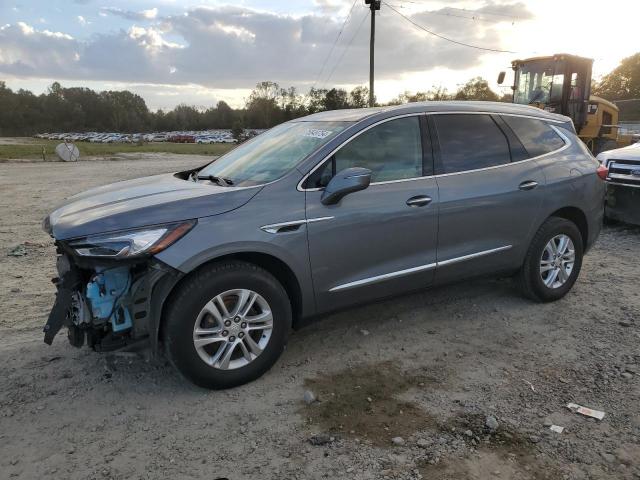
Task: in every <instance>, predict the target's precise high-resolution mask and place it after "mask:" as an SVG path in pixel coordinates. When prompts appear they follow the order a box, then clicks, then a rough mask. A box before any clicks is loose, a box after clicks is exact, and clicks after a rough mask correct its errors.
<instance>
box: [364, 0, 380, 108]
mask: <svg viewBox="0 0 640 480" xmlns="http://www.w3.org/2000/svg"><path fill="white" fill-rule="evenodd" d="M364 3H365V4H367V5H369V10H371V37H370V39H369V106H370V107H373V104H374V102H375V100H374V99H375V95H374V93H373V80H374V79H373V74H374V61H375V54H374V52H375V44H376V10H380V4H381V3H382V1H381V0H364Z"/></svg>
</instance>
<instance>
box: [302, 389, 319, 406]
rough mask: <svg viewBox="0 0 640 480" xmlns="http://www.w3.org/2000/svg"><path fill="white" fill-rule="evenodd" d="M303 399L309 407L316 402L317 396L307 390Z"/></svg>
mask: <svg viewBox="0 0 640 480" xmlns="http://www.w3.org/2000/svg"><path fill="white" fill-rule="evenodd" d="M302 398H303V400H304V403H306V404H307V405H311V404H312V403H313V402H315V401H316V396H315V395H314V394H313V392H312V391H311V390H305V391H304V395H303V397H302Z"/></svg>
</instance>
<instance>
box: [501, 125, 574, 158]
mask: <svg viewBox="0 0 640 480" xmlns="http://www.w3.org/2000/svg"><path fill="white" fill-rule="evenodd" d="M502 119H503V120H504V121H505V122H506V124H507V125H509V127H510V128H511V130H513V132H514V133H515V134H516V135H517V137H518V138H519V139H520V141H521V142H522V145H523V146H524V148H525V149H526V150H527V153H528V154H529V156H531V157H538V156H540V155H544V154H545V153H550V152H553V151H555V150H558V149H560V148H562V147H564V140H562V138H561V137H560V135H558V134H557V133H556V132H555V131H554V130H553V128H551V127H550V126H549V125H548V124H546V123H545V122H543V121H542V120H536V119H535V118H524V117H512V116H510V115H503V116H502Z"/></svg>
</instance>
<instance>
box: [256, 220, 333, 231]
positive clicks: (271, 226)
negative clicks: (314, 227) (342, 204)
mask: <svg viewBox="0 0 640 480" xmlns="http://www.w3.org/2000/svg"><path fill="white" fill-rule="evenodd" d="M332 218H333V217H316V218H307V219H305V220H292V221H290V222H282V223H272V224H269V225H263V226H262V227H260V230H262V231H264V232H267V233H278V230H280V229H281V228H283V227H294V226H296V225H306V224H307V223H315V222H322V221H323V220H331V219H332Z"/></svg>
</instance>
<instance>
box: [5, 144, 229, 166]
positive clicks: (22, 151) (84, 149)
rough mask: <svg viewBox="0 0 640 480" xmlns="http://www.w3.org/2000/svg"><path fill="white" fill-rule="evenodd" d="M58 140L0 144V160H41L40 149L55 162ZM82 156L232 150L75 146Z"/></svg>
mask: <svg viewBox="0 0 640 480" xmlns="http://www.w3.org/2000/svg"><path fill="white" fill-rule="evenodd" d="M59 143H61V142H60V141H59V140H41V141H37V142H33V143H25V144H11V145H0V160H15V159H20V160H21V159H25V160H42V150H43V148H44V155H45V161H48V162H56V161H58V156H57V155H56V154H55V148H56V146H57V145H58V144H59ZM76 145H77V147H78V149H79V150H80V159H82V157H102V156H110V155H117V154H120V153H173V154H177V155H185V154H186V155H222V154H224V153H227V152H228V151H229V150H231V149H233V148H234V147H235V145H234V144H231V143H212V144H199V143H167V142H162V143H144V144H142V145H137V144H135V143H89V142H78V143H76Z"/></svg>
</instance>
